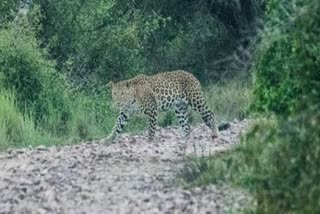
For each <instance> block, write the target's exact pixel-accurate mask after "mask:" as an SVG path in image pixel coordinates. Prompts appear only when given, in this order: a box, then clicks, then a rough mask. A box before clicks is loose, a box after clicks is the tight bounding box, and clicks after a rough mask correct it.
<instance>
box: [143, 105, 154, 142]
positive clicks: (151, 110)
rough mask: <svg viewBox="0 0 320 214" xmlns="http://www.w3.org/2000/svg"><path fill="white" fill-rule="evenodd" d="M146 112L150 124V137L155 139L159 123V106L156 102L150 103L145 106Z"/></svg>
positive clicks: (151, 139)
mask: <svg viewBox="0 0 320 214" xmlns="http://www.w3.org/2000/svg"><path fill="white" fill-rule="evenodd" d="M143 112H144V114H145V115H146V116H147V119H148V125H149V133H148V137H149V140H150V141H153V139H154V135H155V129H156V123H157V106H156V103H155V102H152V103H149V104H148V105H147V106H145V107H144V110H143Z"/></svg>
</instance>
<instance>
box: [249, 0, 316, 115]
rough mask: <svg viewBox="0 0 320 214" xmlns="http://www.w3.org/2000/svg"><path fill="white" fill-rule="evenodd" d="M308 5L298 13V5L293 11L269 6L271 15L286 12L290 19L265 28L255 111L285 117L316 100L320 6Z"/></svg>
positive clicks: (258, 62)
mask: <svg viewBox="0 0 320 214" xmlns="http://www.w3.org/2000/svg"><path fill="white" fill-rule="evenodd" d="M308 2H309V4H308V3H307V2H305V3H304V5H305V7H303V9H299V7H298V5H299V1H298V2H297V3H296V4H295V5H294V6H292V7H295V8H296V9H295V10H293V9H292V8H291V7H290V6H287V5H286V4H284V3H280V2H278V1H271V3H270V7H271V8H270V10H271V11H274V12H272V13H271V12H270V13H271V14H274V13H276V14H278V13H277V12H279V10H286V11H287V13H288V14H287V16H289V17H291V19H290V20H289V21H288V23H286V25H280V26H279V25H276V26H273V27H269V28H267V31H266V33H265V35H264V38H265V39H264V40H263V42H262V45H261V48H260V50H259V52H258V57H257V61H256V66H255V68H256V73H255V89H254V94H255V100H256V102H255V103H254V106H253V107H254V108H255V109H256V110H259V111H269V112H274V113H276V114H278V115H282V116H285V117H286V116H288V115H290V114H291V113H294V112H297V111H300V110H301V109H304V108H305V107H306V105H304V104H309V102H310V101H309V99H311V98H313V99H318V98H319V93H318V91H319V89H320V84H319V80H320V79H319V78H320V77H319V75H318V74H319V71H320V70H319V69H320V67H319V66H320V55H319V52H320V42H319V39H318V34H319V32H318V31H319V28H320V25H319V23H320V19H319V16H318V14H319V8H318V7H319V6H318V3H316V1H308ZM300 4H301V3H300ZM289 5H290V4H289ZM285 6H287V7H285ZM273 7H275V8H273ZM286 8H288V10H287V9H286ZM282 13H283V12H282ZM274 19H275V18H274V17H273V16H272V17H271V18H270V21H269V24H270V23H274V22H275V20H274ZM277 19H278V17H277ZM302 99H306V102H301V100H302Z"/></svg>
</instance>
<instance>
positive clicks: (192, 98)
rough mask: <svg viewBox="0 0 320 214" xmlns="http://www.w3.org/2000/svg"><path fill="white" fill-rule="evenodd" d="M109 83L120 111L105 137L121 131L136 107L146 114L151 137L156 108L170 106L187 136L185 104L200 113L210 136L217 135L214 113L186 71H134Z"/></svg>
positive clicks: (193, 78) (113, 136)
mask: <svg viewBox="0 0 320 214" xmlns="http://www.w3.org/2000/svg"><path fill="white" fill-rule="evenodd" d="M109 84H110V86H111V91H112V99H113V101H114V102H115V103H116V104H117V106H118V107H119V108H120V114H119V116H118V119H117V122H116V124H115V126H114V128H113V130H112V132H111V134H110V135H109V137H108V139H114V138H115V137H116V136H117V135H118V134H119V133H120V132H121V131H122V129H123V127H124V125H125V124H126V123H127V121H128V118H129V115H130V114H131V113H132V112H135V111H138V112H141V113H143V114H145V115H146V117H147V118H148V122H149V138H150V140H152V139H153V138H154V134H155V126H156V119H157V114H158V112H159V111H164V110H167V109H169V108H171V107H174V108H175V112H176V115H177V118H178V121H179V124H180V125H181V127H182V130H183V133H184V135H185V136H188V135H189V133H190V125H189V123H188V117H187V111H188V107H189V106H191V108H192V109H194V110H195V111H197V112H199V113H200V114H201V116H202V119H203V120H204V122H205V124H206V125H207V126H208V127H209V128H210V129H211V130H212V137H213V138H216V137H218V129H217V126H216V123H215V120H214V114H213V113H212V112H211V111H210V110H209V108H208V106H207V105H206V102H205V99H204V96H203V93H202V91H201V86H200V82H199V81H198V80H197V79H196V78H195V77H194V76H193V75H192V74H190V73H188V72H185V71H172V72H163V73H159V74H156V75H153V76H146V75H138V76H136V77H134V78H133V79H129V80H124V81H120V82H118V83H113V82H110V83H109Z"/></svg>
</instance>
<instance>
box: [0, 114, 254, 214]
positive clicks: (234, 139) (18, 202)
mask: <svg viewBox="0 0 320 214" xmlns="http://www.w3.org/2000/svg"><path fill="white" fill-rule="evenodd" d="M247 126H248V121H247V120H244V121H241V122H237V121H234V122H232V123H231V127H230V128H229V129H228V130H225V131H222V132H220V137H219V138H218V139H215V140H214V141H213V140H212V139H211V138H210V131H209V130H208V129H207V127H206V126H205V125H203V124H200V125H199V126H197V127H193V131H192V134H191V136H190V138H189V140H188V144H187V148H186V150H185V154H186V155H195V152H194V151H196V155H208V154H214V153H215V152H219V151H223V150H226V149H229V148H230V147H232V146H233V145H234V144H236V143H238V142H239V134H240V133H241V132H243V131H244V130H245V129H246V127H247ZM179 133H180V131H179V130H178V129H176V128H166V129H162V128H161V129H159V130H157V136H156V139H155V142H151V143H150V142H148V140H147V138H146V137H144V136H142V135H129V134H123V135H122V136H121V137H120V138H119V139H118V140H117V141H116V142H115V143H113V144H112V145H109V146H107V145H105V144H101V143H98V142H83V143H81V144H79V145H72V146H64V147H61V148H57V147H51V148H45V147H41V146H40V147H38V148H36V149H22V150H12V151H9V152H6V153H2V154H0V162H1V166H0V193H1V196H0V213H130V214H132V213H230V212H231V211H233V212H236V213H237V212H238V211H237V210H239V209H241V208H243V207H244V206H245V205H247V204H248V203H249V201H250V200H251V198H250V196H249V195H248V194H247V193H245V192H244V191H241V190H238V189H233V188H230V187H228V186H226V185H225V186H223V185H222V186H221V185H216V186H214V185H212V186H208V187H204V188H194V189H190V190H185V189H183V188H181V187H180V186H179V185H178V184H177V174H178V173H179V171H180V170H181V169H182V168H183V165H184V161H183V160H184V152H183V150H182V149H181V148H183V147H184V146H183V145H185V143H186V142H185V140H183V139H181V138H180V137H179ZM194 145H195V146H194Z"/></svg>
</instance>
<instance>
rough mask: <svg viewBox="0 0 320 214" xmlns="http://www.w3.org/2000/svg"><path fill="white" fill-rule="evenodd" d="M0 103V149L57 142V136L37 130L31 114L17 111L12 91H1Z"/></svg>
mask: <svg viewBox="0 0 320 214" xmlns="http://www.w3.org/2000/svg"><path fill="white" fill-rule="evenodd" d="M0 103H1V105H0V150H4V149H7V148H12V147H18V148H19V147H27V146H30V145H31V146H36V145H40V144H44V145H51V144H58V143H59V139H58V138H55V137H53V136H50V135H48V134H44V133H42V132H41V131H39V130H37V129H36V126H35V124H34V122H33V120H32V117H31V116H29V115H26V114H22V113H21V112H19V110H18V107H17V103H16V97H15V95H14V94H13V93H11V92H6V91H2V93H1V94H0Z"/></svg>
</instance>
